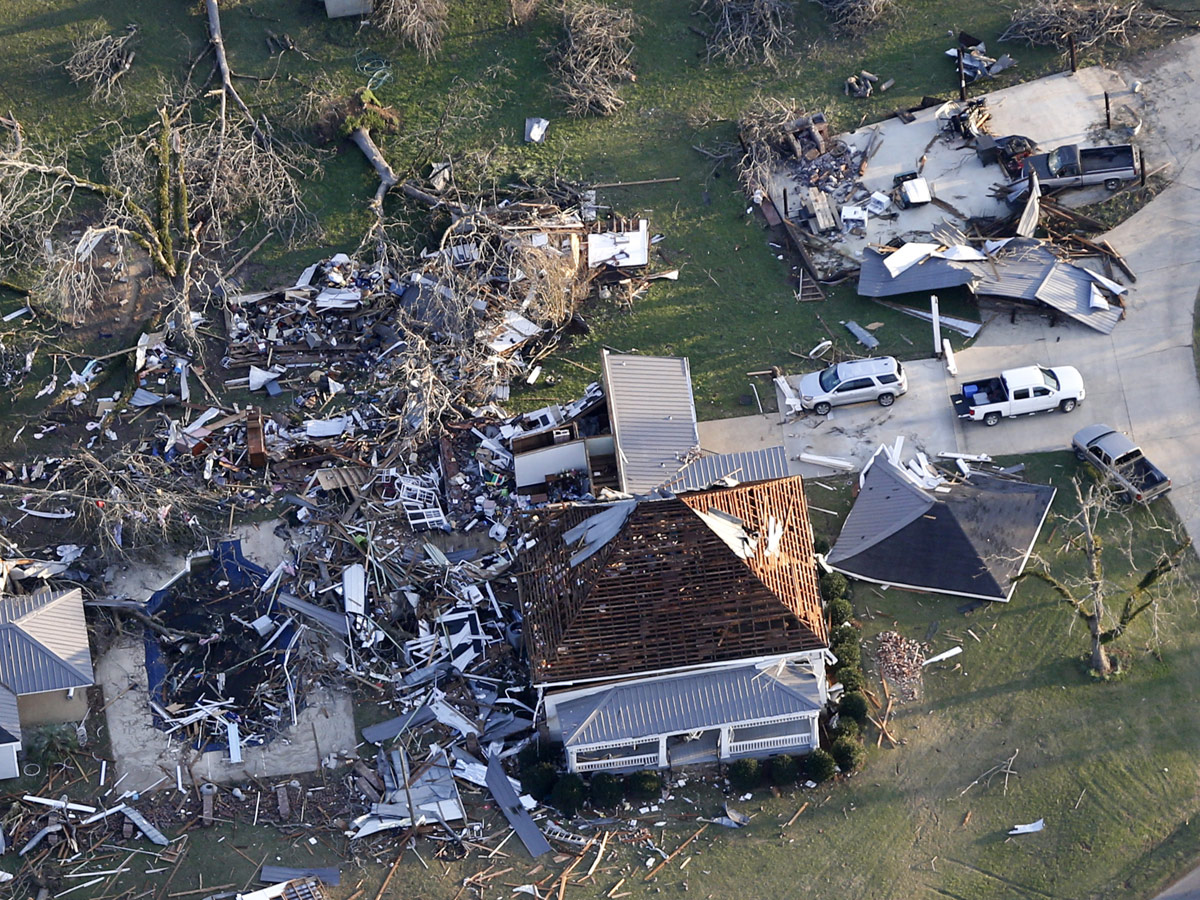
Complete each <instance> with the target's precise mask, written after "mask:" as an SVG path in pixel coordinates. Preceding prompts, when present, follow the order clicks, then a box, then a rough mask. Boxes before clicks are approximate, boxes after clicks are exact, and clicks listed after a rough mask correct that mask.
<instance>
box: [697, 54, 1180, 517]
mask: <svg viewBox="0 0 1200 900" xmlns="http://www.w3.org/2000/svg"><path fill="white" fill-rule="evenodd" d="M1196 71H1200V36H1198V37H1191V38H1187V39H1185V40H1182V41H1178V42H1176V43H1173V44H1170V45H1168V46H1166V47H1163V48H1161V49H1159V50H1156V51H1154V52H1153V53H1151V54H1148V55H1146V56H1144V57H1142V58H1140V59H1138V60H1136V61H1135V62H1133V63H1131V64H1129V65H1128V66H1126V67H1125V68H1124V69H1122V70H1121V73H1120V74H1121V75H1122V76H1123V77H1124V79H1125V82H1126V83H1127V84H1132V83H1133V82H1134V81H1141V82H1142V83H1143V91H1142V99H1143V100H1144V107H1143V108H1144V111H1145V117H1146V118H1145V123H1144V126H1143V130H1142V135H1141V138H1140V141H1141V143H1142V145H1143V146H1144V147H1145V148H1146V156H1147V159H1148V165H1149V166H1151V167H1152V168H1153V167H1155V166H1157V165H1161V164H1163V163H1167V164H1169V169H1168V171H1167V175H1168V177H1170V178H1171V179H1172V181H1173V184H1172V186H1171V187H1170V188H1168V189H1167V190H1166V191H1164V192H1163V193H1162V194H1161V195H1159V196H1158V197H1156V198H1155V199H1154V200H1153V201H1152V202H1151V203H1149V204H1148V205H1147V206H1146V207H1144V208H1143V209H1142V210H1141V211H1140V212H1138V213H1137V214H1136V215H1135V216H1133V217H1132V218H1130V219H1129V220H1128V221H1126V222H1124V223H1123V224H1122V225H1121V226H1120V227H1118V228H1116V229H1114V230H1113V231H1112V232H1110V233H1109V234H1108V235H1107V236H1106V237H1107V238H1108V240H1109V241H1110V242H1111V243H1112V244H1113V246H1114V247H1116V249H1117V250H1119V251H1120V252H1121V253H1122V255H1123V256H1124V257H1125V258H1126V260H1127V261H1128V262H1129V264H1130V266H1131V267H1132V269H1133V271H1134V273H1135V274H1136V275H1137V277H1138V280H1137V283H1136V285H1134V286H1133V287H1132V288H1131V290H1130V293H1129V297H1128V300H1127V316H1126V318H1125V320H1124V321H1122V322H1121V323H1120V324H1118V325H1117V327H1116V329H1115V330H1114V331H1113V333H1112V334H1111V335H1102V334H1099V333H1097V332H1095V331H1092V330H1091V329H1088V328H1085V327H1083V326H1081V325H1076V324H1074V323H1070V322H1065V323H1060V324H1059V325H1058V326H1057V327H1051V326H1050V323H1049V319H1048V318H1047V317H1046V316H1043V315H1040V314H1038V313H1037V312H1036V311H1034V310H1029V311H1022V312H1021V313H1019V314H1018V317H1017V321H1016V323H1015V324H1012V323H1010V322H1009V320H1008V317H1007V316H1006V315H1005V316H1002V317H998V318H996V319H995V320H993V321H991V322H989V323H988V324H987V325H986V327H985V328H984V329H983V331H982V332H981V333H980V335H979V338H978V339H977V341H976V342H975V344H974V345H973V346H972V347H970V348H968V349H967V350H964V351H962V352H961V353H959V354H958V356H957V363H958V370H959V374H958V377H957V378H951V377H950V376H949V375H948V374H946V372H945V370H944V368H943V367H942V365H941V364H940V363H938V362H936V361H935V360H924V361H914V362H912V363H906V364H905V365H906V367H907V369H908V373H909V385H910V387H909V393H908V395H907V396H905V397H902V398H900V399H898V400H897V401H896V403H895V405H894V406H892V407H891V408H890V409H887V410H884V409H882V408H880V407H878V406H875V405H873V404H860V405H857V406H853V407H843V408H841V409H838V410H835V411H834V412H833V414H831V415H830V416H828V417H825V418H823V419H822V418H821V417H816V416H811V415H809V416H803V417H801V418H798V419H794V420H791V421H789V422H786V423H783V424H781V423H780V422H779V416H778V415H770V416H747V417H742V418H738V419H731V420H725V421H723V422H702V423H700V441H701V446H702V447H703V448H704V449H705V450H707V451H710V452H729V451H734V450H745V449H753V448H754V447H757V446H767V445H769V444H778V443H780V442H782V443H784V445H785V446H786V447H787V449H788V456H789V458H790V459H791V460H792V465H793V467H794V471H795V472H797V473H799V474H805V475H810V476H811V475H821V474H830V472H831V470H830V469H827V468H821V467H816V466H811V465H804V464H801V463H799V462H798V461H796V460H795V457H796V456H798V455H799V454H800V453H801V452H805V451H807V452H810V453H816V454H820V455H824V456H836V457H843V458H849V459H853V460H854V461H855V462H856V463H859V464H861V463H863V462H864V461H865V460H866V459H867V458H869V457H870V455H871V453H873V452H874V450H875V448H876V447H878V445H879V444H880V443H882V442H885V441H892V440H894V439H895V438H896V437H897V436H898V435H901V434H902V435H904V436H905V438H906V444H907V446H908V447H910V448H916V449H923V450H925V452H926V453H929V454H935V453H937V452H939V451H943V450H956V451H959V452H964V453H988V454H991V455H993V456H998V455H1011V454H1021V453H1035V452H1043V451H1053V450H1062V451H1063V452H1064V453H1065V452H1067V448H1068V447H1069V446H1070V442H1071V436H1072V435H1073V434H1074V433H1075V432H1076V431H1077V430H1078V429H1079V428H1082V427H1083V426H1084V425H1088V424H1091V423H1093V422H1106V423H1107V424H1109V425H1112V426H1113V427H1115V428H1119V429H1121V430H1124V431H1128V432H1129V433H1130V434H1131V435H1132V436H1133V437H1134V439H1135V440H1136V441H1138V442H1139V443H1140V444H1141V445H1142V447H1143V449H1144V450H1145V451H1146V453H1147V455H1149V456H1150V457H1151V458H1152V459H1153V460H1154V461H1155V462H1157V463H1158V464H1159V465H1160V466H1161V467H1162V468H1163V470H1164V471H1165V472H1166V473H1167V474H1168V475H1169V476H1170V477H1171V479H1172V482H1173V485H1174V487H1173V490H1172V493H1171V495H1170V497H1171V502H1172V503H1173V504H1174V506H1175V508H1176V510H1177V511H1178V512H1179V515H1180V517H1181V518H1182V520H1183V522H1184V525H1185V527H1186V528H1187V530H1188V533H1189V534H1190V535H1192V536H1193V537H1194V538H1197V539H1200V384H1198V383H1197V377H1196V369H1195V365H1194V363H1193V357H1192V316H1193V309H1194V305H1195V301H1196V296H1197V290H1198V289H1200V157H1198V155H1197V147H1198V146H1200V108H1198V107H1196V106H1195V105H1194V100H1195V82H1194V79H1193V76H1192V74H1191V73H1192V72H1196ZM1029 363H1043V364H1046V365H1073V366H1075V367H1076V368H1078V369H1079V371H1080V373H1081V374H1082V375H1083V379H1084V384H1085V386H1086V388H1087V401H1086V402H1085V403H1083V404H1082V405H1080V407H1079V408H1078V409H1077V410H1076V411H1075V412H1073V413H1070V414H1063V413H1059V412H1052V413H1044V414H1039V415H1036V416H1029V417H1023V418H1020V419H1006V420H1003V421H1002V422H1001V423H1000V424H999V425H997V426H995V427H993V428H988V427H986V426H984V425H982V424H979V423H974V422H960V421H959V420H957V419H955V418H954V416H953V413H952V411H951V407H950V403H949V399H948V398H949V395H950V394H951V393H953V392H954V390H955V388H956V384H957V383H958V382H960V381H969V380H972V379H974V378H977V377H982V376H986V375H992V374H995V373H996V372H999V371H1000V370H1001V369H1005V368H1010V367H1012V366H1017V365H1026V364H1029Z"/></svg>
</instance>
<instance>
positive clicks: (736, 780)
mask: <svg viewBox="0 0 1200 900" xmlns="http://www.w3.org/2000/svg"><path fill="white" fill-rule="evenodd" d="M762 776H763V773H762V767H761V766H760V765H759V764H758V760H757V759H738V760H734V761H733V762H732V763H730V765H729V783H730V784H731V785H733V789H734V790H735V791H752V790H754V789H755V788H756V787H758V786H759V785H760V784H761V783H762Z"/></svg>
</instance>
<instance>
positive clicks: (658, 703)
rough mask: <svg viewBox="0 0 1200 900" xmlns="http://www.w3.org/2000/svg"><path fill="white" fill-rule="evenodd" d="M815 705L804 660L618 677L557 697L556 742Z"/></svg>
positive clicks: (632, 735)
mask: <svg viewBox="0 0 1200 900" xmlns="http://www.w3.org/2000/svg"><path fill="white" fill-rule="evenodd" d="M820 709H821V693H820V688H819V686H818V684H817V679H816V676H814V675H813V674H812V672H811V671H810V670H809V669H808V668H807V667H803V668H802V667H799V666H795V665H777V666H771V667H768V668H764V669H759V668H757V667H756V666H739V667H737V668H732V669H718V670H716V671H709V672H702V673H698V674H695V675H682V676H679V677H676V678H665V679H661V680H658V681H642V682H632V683H630V684H625V685H618V686H616V687H613V688H610V689H609V690H607V691H603V692H601V693H597V694H590V695H588V696H586V697H580V698H578V699H575V700H570V701H568V702H566V703H563V704H560V705H559V707H558V718H559V723H560V724H561V725H562V734H563V743H565V744H566V745H567V746H568V747H586V746H589V745H592V744H600V743H606V742H609V741H629V740H637V739H641V738H646V737H650V736H655V735H662V734H682V733H686V732H690V731H702V730H705V729H708V728H716V727H718V726H720V725H735V724H738V723H745V722H754V721H757V720H762V719H773V718H779V717H782V716H788V715H796V714H800V713H808V712H816V711H819V710H820Z"/></svg>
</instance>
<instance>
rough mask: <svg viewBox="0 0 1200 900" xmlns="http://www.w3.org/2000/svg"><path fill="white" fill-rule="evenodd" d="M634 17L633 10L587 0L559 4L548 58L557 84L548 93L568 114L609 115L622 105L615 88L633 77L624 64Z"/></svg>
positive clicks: (628, 65)
mask: <svg viewBox="0 0 1200 900" xmlns="http://www.w3.org/2000/svg"><path fill="white" fill-rule="evenodd" d="M636 33H637V19H636V18H635V17H634V14H633V11H632V10H629V9H619V8H617V7H613V6H606V5H605V4H603V3H595V2H592V0H574V2H568V3H567V4H566V5H565V6H564V7H563V36H562V40H560V41H559V42H558V44H556V45H555V46H554V48H553V49H552V50H551V51H550V55H549V57H548V61H549V63H550V70H551V71H552V72H553V73H554V76H555V78H556V79H557V83H556V84H555V86H554V93H555V95H556V96H558V97H559V98H560V99H561V100H562V101H563V102H564V103H565V104H566V106H567V111H568V112H569V113H570V114H571V115H573V116H579V117H582V116H586V115H599V116H611V115H612V114H613V113H615V112H616V111H617V110H619V109H620V108H621V107H622V106H624V105H625V101H624V99H623V98H622V97H621V96H620V94H619V93H618V88H619V87H620V86H621V84H623V83H624V82H626V81H636V80H637V75H636V73H635V72H634V71H633V66H632V65H631V63H630V60H631V58H632V57H633V50H634V46H633V38H634V35H635V34H636Z"/></svg>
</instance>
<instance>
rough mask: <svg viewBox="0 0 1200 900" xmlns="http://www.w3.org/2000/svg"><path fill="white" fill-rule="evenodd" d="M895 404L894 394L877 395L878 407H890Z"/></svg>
mask: <svg viewBox="0 0 1200 900" xmlns="http://www.w3.org/2000/svg"><path fill="white" fill-rule="evenodd" d="M895 402H896V395H895V394H880V395H879V405H880V406H891V405H892V404H893V403H895Z"/></svg>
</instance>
